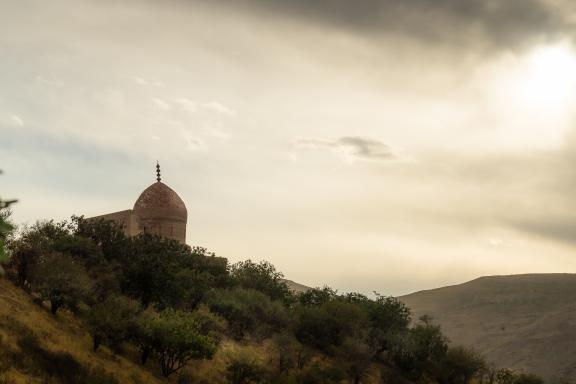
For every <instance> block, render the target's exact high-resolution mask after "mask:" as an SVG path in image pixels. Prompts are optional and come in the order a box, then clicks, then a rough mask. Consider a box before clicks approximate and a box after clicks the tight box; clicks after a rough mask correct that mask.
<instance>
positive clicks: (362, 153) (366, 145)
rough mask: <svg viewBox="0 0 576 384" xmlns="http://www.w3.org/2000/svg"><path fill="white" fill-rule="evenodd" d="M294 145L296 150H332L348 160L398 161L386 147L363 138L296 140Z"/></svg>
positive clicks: (376, 141)
mask: <svg viewBox="0 0 576 384" xmlns="http://www.w3.org/2000/svg"><path fill="white" fill-rule="evenodd" d="M295 145H296V147H297V148H305V149H320V150H322V149H327V150H332V151H335V152H337V153H340V154H342V155H343V156H344V157H345V158H346V159H348V160H354V159H361V160H371V161H391V160H397V159H398V157H397V155H396V154H395V153H394V152H393V151H392V149H391V148H390V147H389V146H388V145H386V144H384V143H382V142H380V141H378V140H374V139H369V138H365V137H355V136H344V137H340V138H339V139H336V140H328V139H321V138H298V139H296V140H295Z"/></svg>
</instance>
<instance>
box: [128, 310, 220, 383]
mask: <svg viewBox="0 0 576 384" xmlns="http://www.w3.org/2000/svg"><path fill="white" fill-rule="evenodd" d="M140 327H141V331H140V335H139V337H140V344H141V345H143V346H144V348H147V349H148V350H149V351H151V352H152V353H153V354H155V355H156V356H157V357H158V359H159V360H160V366H161V369H162V375H163V376H165V377H168V376H170V375H171V374H172V373H174V372H176V371H178V370H180V369H182V368H183V367H184V366H185V365H186V363H187V362H188V361H190V360H192V359H211V358H212V356H213V355H214V353H215V352H216V348H217V346H218V343H219V338H218V337H217V335H216V334H214V333H213V332H211V331H208V330H207V329H206V324H204V325H203V324H202V323H201V322H200V321H199V320H198V319H197V318H196V316H195V315H194V313H189V312H183V311H175V310H173V309H169V308H168V309H165V310H163V311H162V312H160V313H156V314H149V315H148V316H146V317H144V318H143V320H142V321H141V324H140Z"/></svg>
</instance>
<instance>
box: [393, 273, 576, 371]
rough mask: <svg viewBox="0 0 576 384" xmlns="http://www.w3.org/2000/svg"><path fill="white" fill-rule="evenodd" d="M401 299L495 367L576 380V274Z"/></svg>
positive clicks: (481, 282)
mask: <svg viewBox="0 0 576 384" xmlns="http://www.w3.org/2000/svg"><path fill="white" fill-rule="evenodd" d="M400 299H401V300H402V301H404V302H405V303H406V304H407V305H408V306H409V307H410V308H412V311H413V314H414V317H415V318H418V317H419V316H421V315H425V314H426V315H431V316H432V317H433V319H434V320H435V321H436V322H437V323H438V324H440V325H441V327H442V330H443V331H444V333H445V334H446V335H447V336H448V337H449V338H450V340H451V341H452V343H453V344H455V345H467V346H471V347H474V348H475V349H477V350H478V351H480V352H481V353H483V354H484V356H485V357H486V358H487V360H488V361H491V362H493V363H494V365H496V366H499V367H500V366H501V367H510V368H513V369H516V370H519V371H524V372H530V373H536V374H538V375H541V376H544V377H547V378H552V377H563V376H564V377H570V378H575V377H576V274H527V275H511V276H488V277H481V278H479V279H476V280H472V281H470V282H467V283H464V284H460V285H454V286H449V287H444V288H439V289H431V290H426V291H420V292H416V293H413V294H410V295H407V296H403V297H400Z"/></svg>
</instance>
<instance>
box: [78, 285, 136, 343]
mask: <svg viewBox="0 0 576 384" xmlns="http://www.w3.org/2000/svg"><path fill="white" fill-rule="evenodd" d="M140 311H141V309H140V305H139V303H137V302H135V301H133V300H130V299H128V298H127V297H122V296H111V297H108V298H107V299H106V300H105V301H103V302H101V303H97V304H95V305H94V306H92V308H90V311H89V312H88V316H87V320H88V327H89V328H90V333H91V334H92V340H93V350H94V351H96V350H97V349H98V347H99V346H100V344H102V343H104V344H107V345H109V346H110V347H112V348H114V349H116V348H118V346H119V345H120V343H122V342H123V341H126V340H129V339H130V338H131V337H132V336H133V334H134V332H135V327H136V319H137V316H138V314H139V313H140Z"/></svg>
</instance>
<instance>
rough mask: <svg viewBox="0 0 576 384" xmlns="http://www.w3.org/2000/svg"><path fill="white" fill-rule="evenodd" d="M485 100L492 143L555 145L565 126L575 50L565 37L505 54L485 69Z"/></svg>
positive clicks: (574, 80) (575, 88)
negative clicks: (492, 121) (492, 118)
mask: <svg viewBox="0 0 576 384" xmlns="http://www.w3.org/2000/svg"><path fill="white" fill-rule="evenodd" d="M487 79H488V80H487V84H486V85H484V86H483V87H484V89H485V90H486V91H487V98H488V104H489V108H490V110H491V111H493V112H494V113H495V115H496V116H497V119H498V121H497V123H496V125H498V126H499V128H498V131H499V134H498V139H497V141H498V143H497V144H500V145H504V146H506V147H510V146H512V147H518V148H525V147H557V146H558V145H560V144H561V142H562V140H563V138H564V136H565V134H566V132H567V130H568V129H570V128H571V125H572V121H573V116H574V106H575V101H576V54H575V52H574V50H573V48H572V46H571V45H570V44H569V43H568V42H565V41H562V42H557V43H554V44H550V45H544V46H538V47H536V48H534V49H532V50H531V51H530V52H528V53H527V54H525V55H523V56H519V57H518V56H506V57H504V58H503V59H501V60H499V61H498V62H497V64H495V65H493V66H491V67H490V69H489V75H488V77H487Z"/></svg>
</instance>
